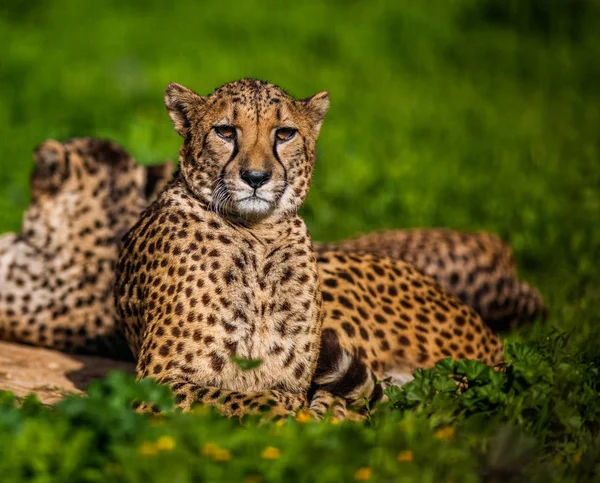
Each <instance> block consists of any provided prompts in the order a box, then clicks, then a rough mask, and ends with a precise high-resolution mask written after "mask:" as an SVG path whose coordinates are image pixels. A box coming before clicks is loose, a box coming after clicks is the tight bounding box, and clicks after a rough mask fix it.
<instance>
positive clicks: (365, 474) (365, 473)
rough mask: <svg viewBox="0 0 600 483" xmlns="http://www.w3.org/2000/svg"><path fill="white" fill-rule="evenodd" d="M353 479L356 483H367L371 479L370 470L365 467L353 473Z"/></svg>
mask: <svg viewBox="0 0 600 483" xmlns="http://www.w3.org/2000/svg"><path fill="white" fill-rule="evenodd" d="M354 479H355V480H358V481H369V480H370V479H371V468H367V467H366V466H363V467H362V468H359V469H358V470H356V473H354Z"/></svg>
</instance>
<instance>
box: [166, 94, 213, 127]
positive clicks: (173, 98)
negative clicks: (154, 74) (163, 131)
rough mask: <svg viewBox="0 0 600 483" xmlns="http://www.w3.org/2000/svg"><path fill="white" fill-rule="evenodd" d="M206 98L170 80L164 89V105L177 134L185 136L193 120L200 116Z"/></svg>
mask: <svg viewBox="0 0 600 483" xmlns="http://www.w3.org/2000/svg"><path fill="white" fill-rule="evenodd" d="M205 104H206V98H205V97H202V96H199V95H198V94H196V93H195V92H194V91H192V90H191V89H188V88H187V87H183V86H182V85H179V84H176V83H175V82H171V83H170V84H169V85H168V86H167V88H166V89H165V106H167V111H168V112H169V116H170V117H171V121H173V127H174V128H175V131H176V132H177V134H179V135H180V136H182V137H184V138H185V137H186V136H187V134H188V132H189V130H190V127H191V126H192V125H193V124H194V122H196V121H198V120H199V119H200V118H201V117H202V113H203V110H204V109H203V107H204V105H205Z"/></svg>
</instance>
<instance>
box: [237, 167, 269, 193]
mask: <svg viewBox="0 0 600 483" xmlns="http://www.w3.org/2000/svg"><path fill="white" fill-rule="evenodd" d="M240 178H242V181H244V183H246V184H247V185H249V186H250V187H251V188H254V189H258V188H260V187H261V186H262V185H263V184H265V183H266V182H267V181H269V180H270V179H271V173H270V172H269V171H240Z"/></svg>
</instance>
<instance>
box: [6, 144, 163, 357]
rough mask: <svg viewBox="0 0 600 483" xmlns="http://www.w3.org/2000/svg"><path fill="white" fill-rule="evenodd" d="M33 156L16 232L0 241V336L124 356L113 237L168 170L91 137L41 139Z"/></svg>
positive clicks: (128, 224)
mask: <svg viewBox="0 0 600 483" xmlns="http://www.w3.org/2000/svg"><path fill="white" fill-rule="evenodd" d="M34 160H35V169H34V172H33V174H32V177H31V197H32V201H31V204H30V206H29V207H28V208H27V210H26V212H25V215H24V218H23V224H22V231H21V232H20V233H17V234H5V235H3V236H2V237H0V338H2V339H6V340H11V341H15V342H21V343H25V344H34V345H41V346H46V347H50V348H54V349H58V350H62V351H70V352H85V353H92V354H101V355H108V356H111V357H115V358H120V359H127V358H131V357H132V356H131V354H130V352H129V349H128V347H127V344H126V343H125V341H124V338H123V336H122V335H121V334H120V333H119V332H118V330H117V325H116V324H115V309H114V300H113V283H114V270H115V265H116V262H117V257H118V249H119V247H118V245H119V243H118V241H119V239H120V238H121V236H122V235H123V234H124V233H125V232H126V231H127V230H128V229H129V228H130V227H131V226H132V225H133V224H134V222H135V221H136V220H137V218H138V216H139V214H140V212H141V211H142V210H143V209H144V208H145V207H146V205H147V204H148V201H149V199H151V198H152V197H153V196H154V195H155V193H156V192H158V191H159V190H160V189H161V188H162V186H163V185H164V184H165V182H166V180H167V178H168V177H170V174H171V171H172V165H171V164H170V163H165V164H163V165H157V166H152V167H148V168H144V167H142V166H138V165H136V164H135V162H134V160H133V159H132V158H131V157H130V156H129V155H128V154H127V153H126V152H125V151H124V150H123V149H122V148H121V147H120V146H118V145H117V144H115V143H113V142H110V141H105V140H100V139H92V138H77V139H72V140H70V141H67V142H64V143H60V142H58V141H54V140H48V141H46V142H44V143H43V144H41V145H40V146H39V147H38V148H37V149H36V151H35V153H34Z"/></svg>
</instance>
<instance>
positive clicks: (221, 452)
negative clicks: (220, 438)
mask: <svg viewBox="0 0 600 483" xmlns="http://www.w3.org/2000/svg"><path fill="white" fill-rule="evenodd" d="M200 452H201V453H202V454H203V455H204V456H209V457H211V458H212V459H213V460H215V461H218V462H219V463H223V462H225V461H229V460H231V452H230V451H229V450H227V449H223V448H221V447H220V446H219V445H218V444H216V443H210V442H209V443H205V445H204V446H202V449H201V450H200Z"/></svg>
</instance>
